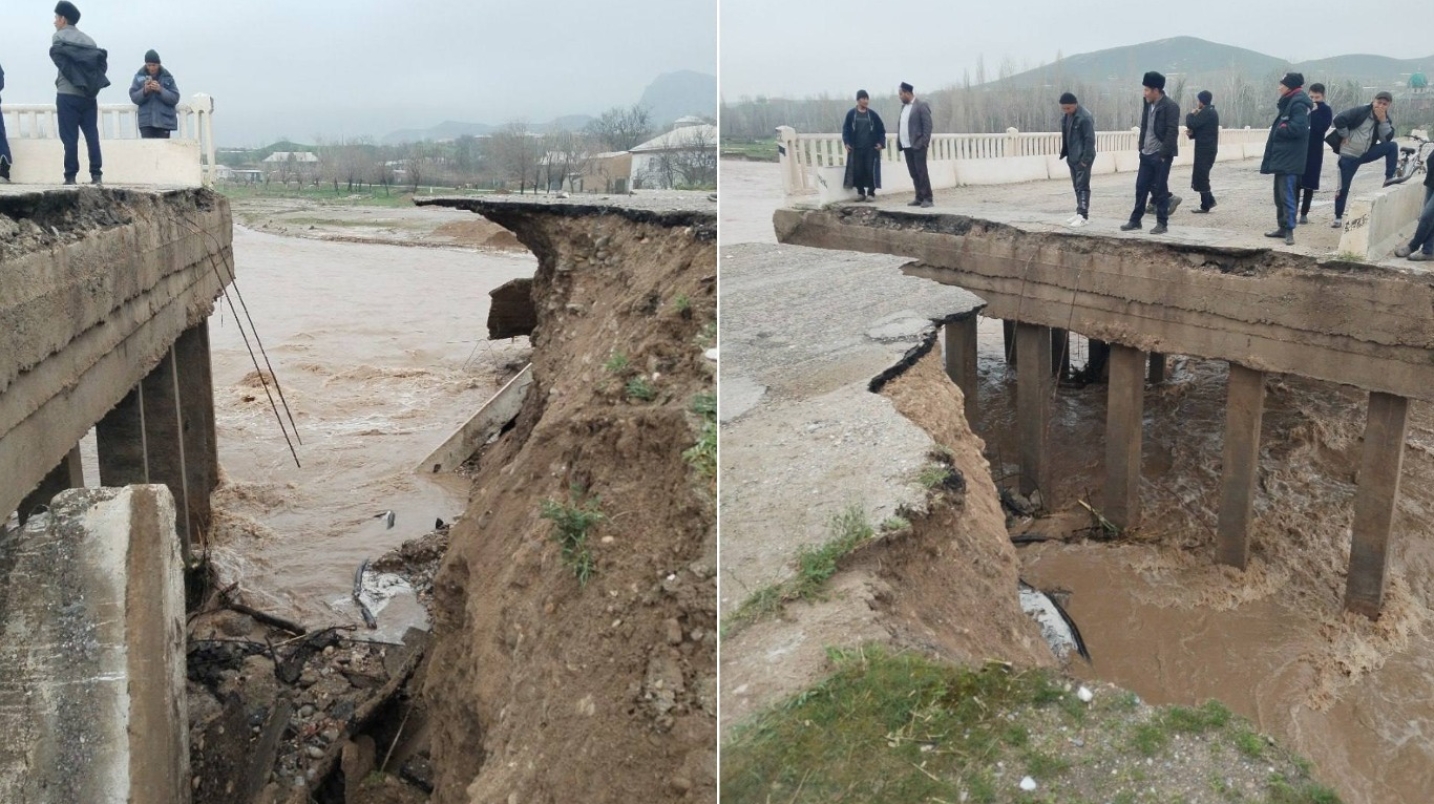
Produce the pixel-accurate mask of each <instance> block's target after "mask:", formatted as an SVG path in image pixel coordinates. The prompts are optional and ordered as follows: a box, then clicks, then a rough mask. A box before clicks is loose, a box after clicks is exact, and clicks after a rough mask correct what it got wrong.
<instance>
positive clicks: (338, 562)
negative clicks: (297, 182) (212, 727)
mask: <svg viewBox="0 0 1434 804" xmlns="http://www.w3.org/2000/svg"><path fill="white" fill-rule="evenodd" d="M234 254H235V259H236V261H237V263H238V265H237V272H238V284H239V289H240V290H241V291H242V292H243V294H244V300H245V301H246V302H247V304H248V307H249V311H250V313H251V314H252V316H253V319H254V323H255V325H256V326H257V328H258V334H259V337H260V338H261V339H262V340H263V344H264V347H265V348H266V350H267V351H268V354H269V359H270V361H271V362H272V364H273V367H274V371H275V372H276V373H277V374H278V380H279V383H280V384H281V385H282V387H283V390H284V395H285V397H286V398H287V400H288V405H289V408H290V410H291V411H292V412H293V415H294V419H295V420H296V422H297V426H298V435H299V437H300V438H301V439H302V440H303V444H302V445H299V444H297V443H296V444H295V445H294V446H295V450H296V451H297V453H298V457H299V461H300V462H301V463H302V468H297V467H296V466H295V465H294V460H293V458H292V457H291V456H290V453H289V447H288V446H287V445H286V443H285V438H284V435H283V433H282V432H281V430H280V428H279V425H278V424H277V423H276V422H275V418H274V412H273V410H271V408H270V403H269V399H268V397H267V396H266V394H265V392H264V388H263V387H262V385H261V384H260V382H259V376H258V374H257V373H256V371H255V369H254V365H253V363H252V362H251V361H250V356H249V351H248V349H247V348H246V346H245V343H244V340H243V338H242V337H241V334H240V331H239V328H238V327H237V326H236V321H235V318H234V316H233V315H232V314H231V313H230V312H229V310H228V307H227V305H224V304H223V300H221V304H220V307H219V308H216V312H215V315H214V318H213V319H212V320H211V322H210V332H211V340H212V345H213V356H214V357H213V359H214V394H215V406H216V412H217V418H218V431H219V433H218V434H219V461H220V465H221V467H222V469H223V477H224V482H223V484H222V486H221V488H220V489H219V491H218V492H216V496H215V499H214V504H215V527H214V534H213V536H212V538H211V545H212V557H213V558H214V559H215V562H216V564H217V565H218V567H219V569H220V574H221V580H222V582H224V583H230V582H233V581H239V582H240V584H241V587H242V589H243V590H244V592H245V595H246V600H247V602H249V603H250V605H254V606H257V607H259V608H262V609H266V610H270V611H273V612H274V613H277V614H282V615H284V616H290V617H296V618H298V619H300V621H302V622H304V623H305V624H306V625H309V626H316V625H326V624H330V623H335V622H338V623H355V624H357V623H361V622H362V620H361V618H360V614H359V611H358V609H357V607H356V606H354V604H353V601H352V599H351V593H352V591H353V578H354V571H355V569H356V568H357V567H358V566H359V564H360V563H361V562H362V561H363V560H364V559H365V558H372V557H376V556H377V555H379V554H381V553H383V552H385V551H386V550H388V549H390V548H392V547H395V546H397V545H398V544H399V543H401V542H403V541H405V540H407V539H410V538H413V537H415V536H418V535H421V534H424V533H427V532H428V531H430V530H432V529H433V526H434V521H435V519H438V518H442V519H444V520H445V521H451V520H452V519H453V517H454V516H456V515H458V514H460V513H461V512H462V511H463V509H464V507H465V506H466V504H467V501H468V482H467V481H466V480H465V479H463V478H461V477H458V476H454V475H446V476H426V475H420V474H415V472H414V470H415V468H416V467H417V466H418V463H419V462H420V461H421V460H423V458H424V457H425V456H427V454H428V453H429V451H430V450H432V449H433V448H435V447H436V446H438V445H439V444H440V443H442V441H443V439H444V438H446V437H447V436H448V434H449V433H450V432H451V431H452V430H453V429H455V428H456V427H457V426H458V425H460V424H462V423H463V422H464V421H466V420H467V418H468V417H469V416H471V415H472V414H473V412H474V411H476V410H477V409H478V407H479V406H481V405H482V404H483V402H484V401H486V400H487V399H488V398H489V397H490V396H492V394H493V393H494V392H495V391H496V390H497V389H498V387H499V386H500V385H501V382H502V381H503V380H505V379H506V378H507V377H509V376H511V374H513V373H516V371H517V369H518V368H521V366H522V364H523V363H524V362H525V361H526V355H527V351H528V348H527V341H526V339H518V340H516V341H514V342H507V341H504V342H497V343H489V342H488V341H487V340H486V338H487V329H486V320H487V312H488V302H489V299H488V291H490V290H492V289H493V288H494V287H497V286H498V285H500V284H502V283H504V282H506V281H508V280H510V279H513V278H516V277H521V276H531V275H532V273H533V270H534V267H535V264H536V263H535V260H534V259H533V257H532V256H531V255H529V254H526V253H522V254H501V253H487V252H473V251H463V250H457V249H434V248H414V247H407V248H405V247H400V246H392V245H373V244H352V243H333V242H322V241H314V240H303V239H298V238H290V237H279V236H274V235H269V234H262V233H258V232H254V231H251V230H248V229H244V228H236V229H235V233H234ZM240 315H241V318H240V321H241V322H242V323H243V324H244V326H245V331H246V332H248V322H247V321H245V320H243V318H242V315H243V314H242V310H241V313H240ZM250 338H251V340H252V338H253V335H252V333H251V334H250ZM260 361H261V362H260V365H261V366H263V362H262V358H260ZM266 370H267V367H266ZM275 402H276V403H278V402H279V400H278V398H277V397H276V398H275ZM279 413H280V414H281V415H283V414H284V409H283V407H282V405H281V406H280V407H279ZM385 511H393V512H394V516H393V524H392V527H390V526H389V522H388V518H387V517H383V516H379V514H381V513H383V512H385ZM410 600H411V598H410ZM400 608H402V607H400V606H398V605H395V606H394V607H392V608H391V610H390V611H388V612H383V613H380V616H379V618H378V620H379V625H380V629H379V633H378V636H379V637H380V638H385V637H387V638H396V637H397V636H399V635H401V634H402V633H403V630H404V628H406V627H407V626H408V625H412V624H414V623H415V622H416V621H418V620H420V619H421V618H422V616H423V615H422V612H421V610H419V609H418V608H417V607H416V606H412V607H409V608H408V609H407V610H406V611H400V610H399V609H400Z"/></svg>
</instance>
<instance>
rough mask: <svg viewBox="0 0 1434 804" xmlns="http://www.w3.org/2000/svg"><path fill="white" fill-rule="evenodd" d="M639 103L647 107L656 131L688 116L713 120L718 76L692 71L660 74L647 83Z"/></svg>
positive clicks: (715, 113) (715, 108) (715, 110)
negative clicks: (656, 128) (711, 118)
mask: <svg viewBox="0 0 1434 804" xmlns="http://www.w3.org/2000/svg"><path fill="white" fill-rule="evenodd" d="M638 103H639V104H641V105H643V106H646V107H647V110H648V112H649V113H650V114H651V115H652V122H653V124H654V125H656V126H657V127H658V128H666V127H667V125H668V124H669V123H671V122H672V121H674V120H676V119H678V118H679V117H687V116H688V115H696V116H698V117H716V116H717V77H716V76H715V75H707V74H706V73H699V72H695V71H693V70H680V71H678V72H675V73H663V74H662V75H659V76H658V77H657V80H655V81H653V82H652V83H651V84H648V86H647V89H646V90H644V91H643V93H642V98H641V99H640V100H639V101H638Z"/></svg>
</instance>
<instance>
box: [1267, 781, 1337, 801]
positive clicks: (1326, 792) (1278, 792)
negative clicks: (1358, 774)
mask: <svg viewBox="0 0 1434 804" xmlns="http://www.w3.org/2000/svg"><path fill="white" fill-rule="evenodd" d="M1268 794H1269V798H1268V799H1267V801H1268V802H1269V804H1340V798H1339V794H1338V793H1335V792H1334V791H1333V790H1331V789H1330V788H1328V787H1325V786H1324V785H1322V784H1317V783H1315V782H1312V781H1310V780H1308V779H1302V780H1298V781H1290V780H1288V779H1286V778H1285V777H1283V776H1279V775H1276V776H1275V777H1274V778H1272V779H1270V784H1269V788H1268Z"/></svg>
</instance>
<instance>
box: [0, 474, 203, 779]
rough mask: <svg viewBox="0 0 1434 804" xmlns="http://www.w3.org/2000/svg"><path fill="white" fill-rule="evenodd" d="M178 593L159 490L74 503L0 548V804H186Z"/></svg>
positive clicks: (75, 494)
mask: <svg viewBox="0 0 1434 804" xmlns="http://www.w3.org/2000/svg"><path fill="white" fill-rule="evenodd" d="M184 657H185V652H184V581H183V566H182V563H181V558H180V548H179V540H178V538H177V537H176V535H175V530H174V504H173V501H172V499H171V497H170V494H169V490H168V489H167V488H165V487H164V486H131V487H129V488H123V489H74V490H70V491H66V492H63V493H61V494H60V495H59V496H57V497H56V498H55V499H54V502H53V504H52V505H51V507H50V511H49V513H48V515H40V516H34V517H31V518H30V520H29V521H28V522H27V523H26V525H25V527H24V528H22V529H20V530H18V531H14V532H12V533H10V534H9V535H8V536H7V537H4V542H3V543H0V732H3V733H4V734H5V739H4V740H0V801H17V802H19V801H23V802H29V804H73V802H80V801H82V802H87V804H111V803H113V804H132V803H133V802H139V801H165V802H181V803H182V802H188V801H189V800H190V796H189V791H190V785H189V739H188V729H189V723H188V715H187V709H188V704H187V702H186V700H187V699H186V697H185V665H184Z"/></svg>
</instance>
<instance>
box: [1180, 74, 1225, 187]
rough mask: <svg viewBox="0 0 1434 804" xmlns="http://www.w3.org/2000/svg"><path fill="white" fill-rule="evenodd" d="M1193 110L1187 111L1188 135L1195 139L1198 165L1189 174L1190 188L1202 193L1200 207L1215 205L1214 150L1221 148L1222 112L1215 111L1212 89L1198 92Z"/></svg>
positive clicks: (1186, 126)
mask: <svg viewBox="0 0 1434 804" xmlns="http://www.w3.org/2000/svg"><path fill="white" fill-rule="evenodd" d="M1195 97H1196V106H1195V109H1194V111H1192V112H1190V114H1187V115H1185V135H1186V136H1187V137H1189V138H1190V139H1192V140H1194V141H1195V169H1194V171H1192V172H1191V174H1190V189H1192V190H1194V191H1195V192H1197V193H1199V194H1200V208H1199V209H1197V210H1195V211H1196V212H1209V211H1210V210H1212V209H1214V208H1215V194H1214V193H1212V192H1210V168H1212V167H1214V166H1215V153H1216V152H1217V151H1219V149H1220V113H1219V112H1217V111H1215V106H1214V104H1213V103H1212V101H1214V100H1215V96H1214V95H1211V94H1210V90H1208V89H1202V90H1200V94H1199V95H1196V96H1195Z"/></svg>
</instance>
